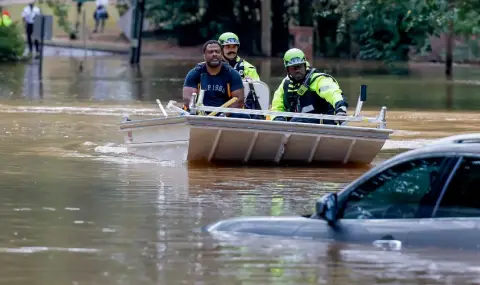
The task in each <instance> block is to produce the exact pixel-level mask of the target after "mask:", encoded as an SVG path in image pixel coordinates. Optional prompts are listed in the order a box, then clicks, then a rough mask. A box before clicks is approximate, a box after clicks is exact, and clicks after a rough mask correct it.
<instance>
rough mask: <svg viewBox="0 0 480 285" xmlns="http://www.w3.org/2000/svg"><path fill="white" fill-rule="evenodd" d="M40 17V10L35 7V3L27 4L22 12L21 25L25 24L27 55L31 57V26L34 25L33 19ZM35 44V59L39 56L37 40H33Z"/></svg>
mask: <svg viewBox="0 0 480 285" xmlns="http://www.w3.org/2000/svg"><path fill="white" fill-rule="evenodd" d="M37 15H40V9H39V8H38V7H37V6H35V2H31V3H30V4H28V5H27V6H26V7H25V8H24V9H23V12H22V19H23V23H24V24H25V32H26V34H27V42H28V50H29V55H32V52H33V44H32V35H33V25H34V23H35V17H36V16H37ZM34 42H35V51H36V52H37V55H36V56H37V57H39V56H40V54H39V53H40V43H39V41H38V39H36V38H35V39H34Z"/></svg>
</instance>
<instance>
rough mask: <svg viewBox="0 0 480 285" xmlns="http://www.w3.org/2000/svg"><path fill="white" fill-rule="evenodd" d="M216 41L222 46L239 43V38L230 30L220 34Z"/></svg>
mask: <svg viewBox="0 0 480 285" xmlns="http://www.w3.org/2000/svg"><path fill="white" fill-rule="evenodd" d="M218 41H219V42H220V44H221V45H222V46H226V45H240V40H239V39H238V36H237V35H235V34H234V33H230V32H228V33H223V34H221V35H220V37H219V38H218Z"/></svg>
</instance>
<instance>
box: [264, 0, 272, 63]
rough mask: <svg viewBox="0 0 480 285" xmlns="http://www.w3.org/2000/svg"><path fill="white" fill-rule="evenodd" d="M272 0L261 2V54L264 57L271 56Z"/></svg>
mask: <svg viewBox="0 0 480 285" xmlns="http://www.w3.org/2000/svg"><path fill="white" fill-rule="evenodd" d="M271 12H272V0H262V6H261V21H262V53H263V55H264V56H267V57H270V56H272V29H271V26H272V17H271Z"/></svg>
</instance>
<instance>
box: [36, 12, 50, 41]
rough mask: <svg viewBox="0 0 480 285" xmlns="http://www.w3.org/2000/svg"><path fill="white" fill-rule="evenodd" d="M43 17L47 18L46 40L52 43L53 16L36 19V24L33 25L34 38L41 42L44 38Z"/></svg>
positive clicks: (45, 27)
mask: <svg viewBox="0 0 480 285" xmlns="http://www.w3.org/2000/svg"><path fill="white" fill-rule="evenodd" d="M42 17H44V18H45V26H44V29H45V30H44V32H45V34H44V38H43V39H44V40H47V41H51V40H52V37H53V16H52V15H42V16H37V17H35V23H33V36H34V37H35V38H37V39H38V40H40V39H41V38H42Z"/></svg>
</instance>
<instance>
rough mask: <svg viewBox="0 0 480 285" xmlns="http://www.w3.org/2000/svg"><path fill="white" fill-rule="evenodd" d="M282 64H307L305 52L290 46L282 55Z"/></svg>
mask: <svg viewBox="0 0 480 285" xmlns="http://www.w3.org/2000/svg"><path fill="white" fill-rule="evenodd" d="M283 64H284V65H285V67H289V66H292V65H297V64H307V59H306V58H305V53H303V51H302V50H300V49H298V48H291V49H289V50H287V52H286V53H285V55H284V56H283Z"/></svg>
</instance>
